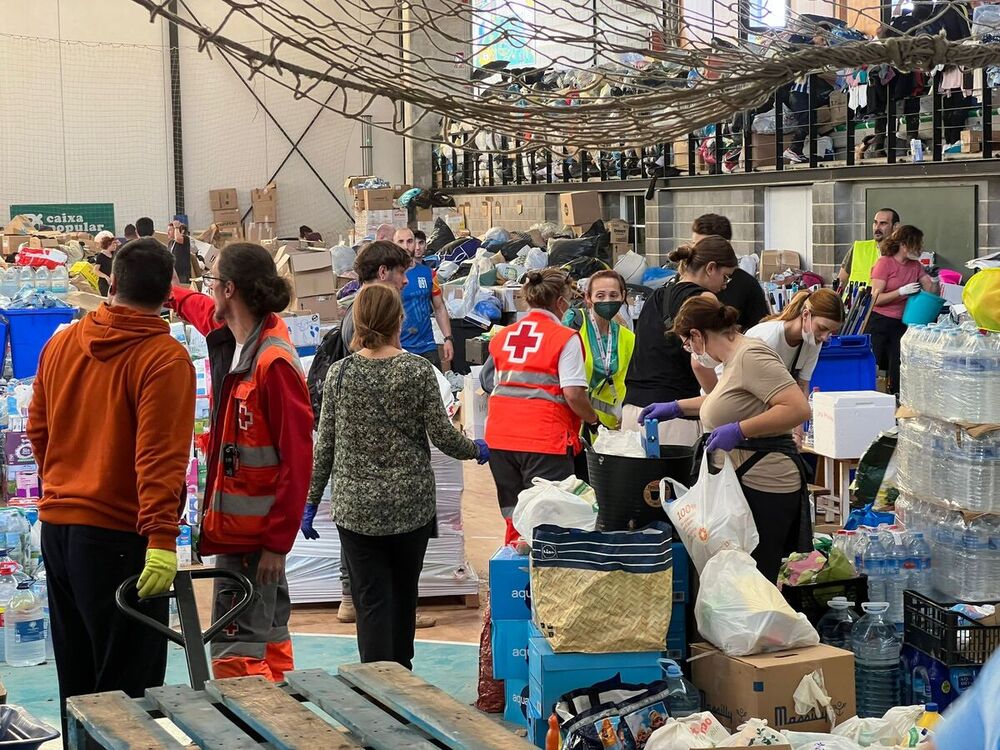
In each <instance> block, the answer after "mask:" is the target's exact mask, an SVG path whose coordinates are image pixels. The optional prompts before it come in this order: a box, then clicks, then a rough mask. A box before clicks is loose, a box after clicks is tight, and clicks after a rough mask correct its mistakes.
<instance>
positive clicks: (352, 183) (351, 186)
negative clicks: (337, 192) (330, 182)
mask: <svg viewBox="0 0 1000 750" xmlns="http://www.w3.org/2000/svg"><path fill="white" fill-rule="evenodd" d="M373 179H375V176H374V175H370V174H366V175H357V174H355V175H351V176H350V177H348V178H347V179H346V180H344V190H346V191H347V194H348V195H350V196H351V197H352V198H353V197H354V194H355V193H357V191H358V190H357V188H358V185H360V184H361V183H362V182H367V181H368V180H373Z"/></svg>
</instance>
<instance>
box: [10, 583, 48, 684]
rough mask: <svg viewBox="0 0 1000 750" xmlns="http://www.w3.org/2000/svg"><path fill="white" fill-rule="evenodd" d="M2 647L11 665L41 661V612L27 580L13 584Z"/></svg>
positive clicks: (38, 662)
mask: <svg viewBox="0 0 1000 750" xmlns="http://www.w3.org/2000/svg"><path fill="white" fill-rule="evenodd" d="M3 629H4V641H5V642H6V643H5V645H4V650H5V652H6V655H7V663H8V664H9V665H10V666H12V667H33V666H35V665H36V664H41V663H42V662H44V661H45V614H44V612H43V611H42V605H41V602H39V601H38V597H36V596H35V594H34V593H33V592H32V590H31V581H23V582H21V583H19V584H18V585H17V590H16V592H15V593H14V596H12V597H11V600H10V604H8V605H7V611H6V613H5V616H4V627H3Z"/></svg>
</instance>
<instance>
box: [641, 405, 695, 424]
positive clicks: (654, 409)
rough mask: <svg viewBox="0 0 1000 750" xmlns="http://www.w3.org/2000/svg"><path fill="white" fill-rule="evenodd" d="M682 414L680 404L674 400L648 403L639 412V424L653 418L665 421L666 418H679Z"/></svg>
mask: <svg viewBox="0 0 1000 750" xmlns="http://www.w3.org/2000/svg"><path fill="white" fill-rule="evenodd" d="M683 416H684V411H683V410H682V409H681V405H680V404H678V403H677V402H676V401H662V402H661V403H658V404H650V405H649V406H647V407H646V408H645V409H643V410H642V413H641V414H639V424H641V425H643V424H646V420H647V419H655V420H656V421H657V422H666V421H667V420H668V419H680V418H681V417H683Z"/></svg>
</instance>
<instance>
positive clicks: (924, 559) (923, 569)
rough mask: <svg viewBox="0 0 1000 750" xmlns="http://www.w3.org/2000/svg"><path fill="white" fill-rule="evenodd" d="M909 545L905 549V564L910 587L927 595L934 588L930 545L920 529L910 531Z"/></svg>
mask: <svg viewBox="0 0 1000 750" xmlns="http://www.w3.org/2000/svg"><path fill="white" fill-rule="evenodd" d="M910 536H911V540H910V545H909V547H908V548H907V550H906V560H905V563H904V564H905V566H906V571H907V573H908V574H909V576H910V588H911V589H913V590H914V591H916V592H918V593H920V594H923V595H924V596H927V595H929V594H930V593H931V590H932V589H933V588H934V584H933V580H932V577H933V571H932V560H931V546H930V545H929V544H928V543H927V540H926V539H924V534H923V532H921V531H913V532H910Z"/></svg>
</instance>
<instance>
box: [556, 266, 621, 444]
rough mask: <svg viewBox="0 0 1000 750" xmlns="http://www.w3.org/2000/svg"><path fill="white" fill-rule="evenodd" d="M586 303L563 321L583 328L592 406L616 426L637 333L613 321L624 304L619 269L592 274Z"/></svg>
mask: <svg viewBox="0 0 1000 750" xmlns="http://www.w3.org/2000/svg"><path fill="white" fill-rule="evenodd" d="M584 302H585V304H586V307H585V308H584V309H583V310H571V311H570V312H569V313H567V314H566V317H565V319H564V321H563V323H564V325H567V326H569V327H570V328H576V329H578V330H579V331H580V339H581V340H582V341H583V354H584V371H585V373H586V376H587V382H588V384H589V385H588V389H587V392H588V395H589V396H590V405H591V406H593V407H594V411H595V412H597V416H598V417H599V418H600V420H601V424H603V425H604V426H605V427H608V428H610V429H617V428H618V427H619V426H620V423H621V416H622V402H623V401H624V399H625V373H626V372H627V371H628V363H629V362H630V361H631V359H632V351H633V350H634V349H635V334H634V333H632V331H630V330H629V329H628V328H626V327H625V326H623V325H621V324H619V323H617V322H616V321H615V320H614V319H615V316H617V315H618V312H619V310H621V308H622V306H623V305H624V304H625V279H623V278H622V275H621V274H620V273H618V272H617V271H598V272H597V273H595V274H594V275H593V276H591V277H590V280H589V282H588V284H587V291H586V293H585V294H584Z"/></svg>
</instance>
